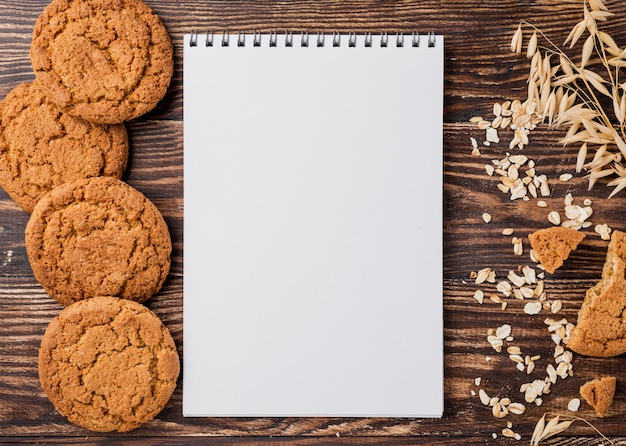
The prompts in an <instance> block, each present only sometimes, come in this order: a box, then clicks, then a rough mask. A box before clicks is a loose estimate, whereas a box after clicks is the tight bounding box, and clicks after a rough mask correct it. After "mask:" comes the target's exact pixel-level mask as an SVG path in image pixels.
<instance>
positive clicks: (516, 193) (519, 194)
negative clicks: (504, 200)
mask: <svg viewBox="0 0 626 446" xmlns="http://www.w3.org/2000/svg"><path fill="white" fill-rule="evenodd" d="M527 193H528V189H527V188H526V186H524V183H523V182H521V181H520V182H519V184H516V186H515V187H513V188H511V197H510V198H511V200H517V199H519V198H523V197H525V196H526V194H527Z"/></svg>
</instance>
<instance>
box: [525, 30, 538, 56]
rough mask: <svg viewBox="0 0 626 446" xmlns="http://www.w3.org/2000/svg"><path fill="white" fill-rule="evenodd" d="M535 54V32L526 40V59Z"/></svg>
mask: <svg viewBox="0 0 626 446" xmlns="http://www.w3.org/2000/svg"><path fill="white" fill-rule="evenodd" d="M536 52H537V31H535V32H533V35H532V36H531V37H530V40H528V48H526V57H527V58H529V59H530V58H531V57H533V56H534V55H535V53H536Z"/></svg>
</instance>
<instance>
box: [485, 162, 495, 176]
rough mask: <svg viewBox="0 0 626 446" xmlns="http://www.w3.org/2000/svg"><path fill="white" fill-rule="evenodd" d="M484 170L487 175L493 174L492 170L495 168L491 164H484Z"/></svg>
mask: <svg viewBox="0 0 626 446" xmlns="http://www.w3.org/2000/svg"><path fill="white" fill-rule="evenodd" d="M485 171H486V172H487V175H489V176H493V172H494V171H495V169H494V168H493V166H492V165H490V164H485Z"/></svg>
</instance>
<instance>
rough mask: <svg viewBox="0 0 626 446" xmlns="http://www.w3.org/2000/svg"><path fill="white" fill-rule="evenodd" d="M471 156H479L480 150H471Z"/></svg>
mask: <svg viewBox="0 0 626 446" xmlns="http://www.w3.org/2000/svg"><path fill="white" fill-rule="evenodd" d="M472 156H480V150H478V149H477V148H473V149H472Z"/></svg>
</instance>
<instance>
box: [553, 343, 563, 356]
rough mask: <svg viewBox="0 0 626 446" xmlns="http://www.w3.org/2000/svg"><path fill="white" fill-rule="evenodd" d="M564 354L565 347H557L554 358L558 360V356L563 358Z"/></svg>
mask: <svg viewBox="0 0 626 446" xmlns="http://www.w3.org/2000/svg"><path fill="white" fill-rule="evenodd" d="M563 353H565V347H563V346H562V345H557V346H556V348H555V349H554V357H555V358H556V357H558V356H561V355H562V354H563Z"/></svg>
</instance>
